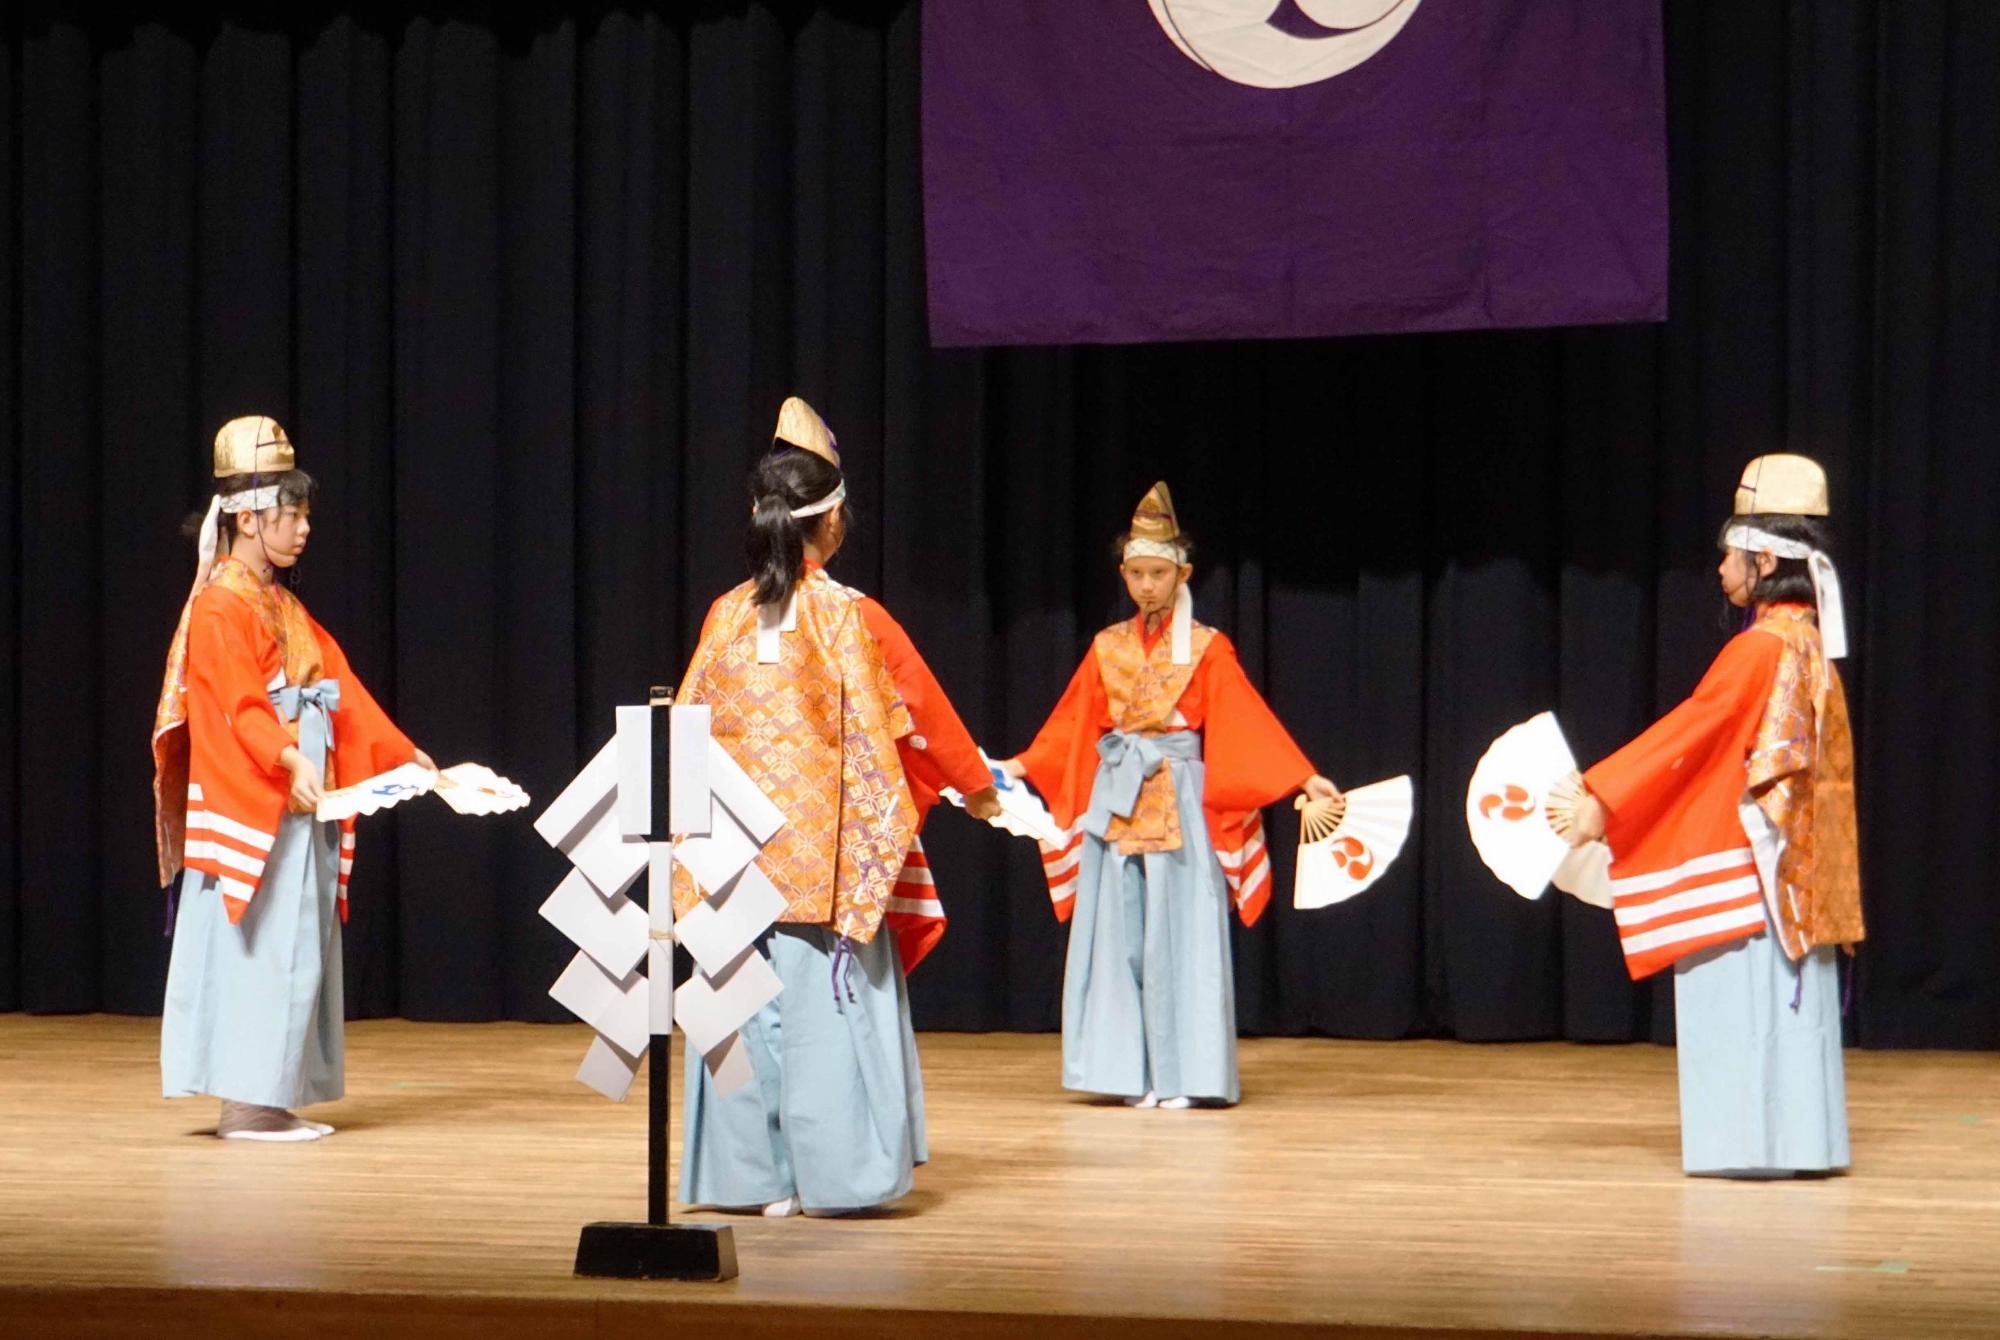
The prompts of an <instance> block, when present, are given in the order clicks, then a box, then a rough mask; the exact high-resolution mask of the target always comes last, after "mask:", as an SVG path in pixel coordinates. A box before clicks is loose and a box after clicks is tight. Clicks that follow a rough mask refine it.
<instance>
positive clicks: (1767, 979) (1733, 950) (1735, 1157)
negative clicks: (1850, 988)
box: [1674, 924, 1848, 1177]
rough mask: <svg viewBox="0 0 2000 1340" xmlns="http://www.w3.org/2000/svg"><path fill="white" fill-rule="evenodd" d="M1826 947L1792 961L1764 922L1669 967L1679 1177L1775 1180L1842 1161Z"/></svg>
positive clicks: (1834, 993) (1831, 960)
mask: <svg viewBox="0 0 2000 1340" xmlns="http://www.w3.org/2000/svg"><path fill="white" fill-rule="evenodd" d="M1837 952H1838V951H1836V950H1834V949H1832V948H1830V947H1829V948H1820V949H1815V950H1812V951H1811V952H1809V953H1808V954H1807V955H1806V956H1805V958H1804V959H1803V960H1801V961H1800V962H1798V963H1794V962H1792V961H1791V960H1790V959H1788V958H1786V957H1785V955H1784V953H1783V951H1781V950H1780V949H1779V948H1778V945H1777V940H1776V937H1775V936H1774V935H1773V933H1772V932H1771V929H1770V927H1769V925H1768V924H1767V925H1766V927H1765V929H1764V931H1763V933H1761V934H1758V935H1754V936H1752V937H1751V938H1750V939H1748V940H1742V941H1739V942H1737V943H1735V944H1732V945H1726V946H1722V947H1719V948H1716V949H1711V950H1706V951H1704V952H1702V953H1699V954H1694V955H1690V956H1689V957H1688V958H1685V959H1682V960H1681V961H1680V962H1679V963H1677V964H1676V965H1675V966H1674V1019H1675V1029H1676V1033H1677V1037H1678V1045H1677V1051H1678V1054H1679V1055H1678V1059H1679V1064H1680V1097H1681V1166H1682V1167H1683V1168H1684V1169H1686V1170H1687V1171H1688V1172H1690V1173H1706V1174H1711V1175H1721V1176H1735V1177H1781V1176H1786V1175H1789V1174H1790V1173H1793V1172H1809V1171H1810V1172H1824V1171H1829V1170H1832V1169H1838V1168H1845V1167H1846V1166H1847V1164H1848V1148H1847V1086H1846V1080H1845V1078H1844V1075H1843V1071H1842V1061H1841V1052H1840V971H1839V969H1838V968H1837V967H1836V966H1835V954H1836V953H1837ZM1794 1000H1796V1001H1797V1002H1798V1008H1797V1009H1796V1010H1794V1009H1793V1008H1792V1003H1793V1001H1794Z"/></svg>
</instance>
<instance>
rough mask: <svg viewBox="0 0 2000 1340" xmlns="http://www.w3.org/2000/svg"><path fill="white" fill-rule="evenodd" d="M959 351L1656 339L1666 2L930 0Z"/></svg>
mask: <svg viewBox="0 0 2000 1340" xmlns="http://www.w3.org/2000/svg"><path fill="white" fill-rule="evenodd" d="M923 24H924V28H923V61H924V70H923V76H924V80H923V88H924V107H923V117H924V222H925V229H926V244H925V245H926V250H927V256H928V260H929V267H930V274H929V279H930V320H931V339H932V341H933V342H934V343H936V344H940V345H963V344H1059V343H1073V342H1082V343H1120V342H1132V341H1146V340H1189V339H1222V338H1242V337H1271V336H1309V335H1346V334H1361V333H1368V332H1382V331H1410V330H1455V329H1468V328H1477V327H1490V326H1549V325H1570V324H1587V323H1598V322H1610V321H1657V320H1661V319H1663V318H1664V317H1665V316H1666V310H1667V296H1666V295H1667V185H1666V124H1665V120H1666V118H1665V97H1664V93H1663V89H1662V75H1661V67H1660V41H1661V39H1660V5H1659V0H1282V3H1279V2H1278V0H925V4H924V8H923Z"/></svg>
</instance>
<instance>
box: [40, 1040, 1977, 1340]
mask: <svg viewBox="0 0 2000 1340" xmlns="http://www.w3.org/2000/svg"><path fill="white" fill-rule="evenodd" d="M157 1030H158V1026H157V1024H156V1023H155V1022H153V1021H151V1020H140V1019H120V1018H106V1017H96V1018H63V1019H41V1018H25V1017H22V1016H18V1015H15V1016H0V1188H4V1189H0V1336H6V1337H37V1338H39V1337H43V1336H61V1335H95V1336H114V1335H115V1336H121V1337H123V1336H132V1335H145V1336H183V1335H185V1336H196V1335H199V1336H204V1337H207V1336H222V1337H227V1338H228V1340H237V1338H238V1337H247V1336H257V1335H312V1336H337V1335H350V1334H351V1335H367V1336H382V1337H389V1336H401V1335H420V1336H423V1337H425V1340H455V1338H456V1337H475V1336H476V1337H478V1338H479V1340H499V1337H503V1336H508V1335H516V1334H530V1335H534V1336H537V1337H539V1338H541V1340H547V1338H548V1337H555V1336H570V1335H578V1336H613V1335H647V1336H651V1337H659V1336H664V1335H669V1334H671V1335H675V1336H687V1335H707V1336H714V1337H718V1340H720V1338H721V1337H763V1336H793V1335H798V1336H804V1335H811V1336H813V1337H816V1340H844V1338H845V1337H850V1336H852V1337H860V1336H864V1335H865V1336H868V1337H871V1338H872V1340H881V1338H882V1337H892V1336H933V1335H946V1334H948V1335H950V1336H952V1337H953V1340H981V1338H982V1337H988V1336H1000V1335H1009V1334H1034V1335H1036V1336H1038V1337H1041V1340H1054V1338H1055V1337H1059V1336H1068V1335H1088V1336H1118V1337H1123V1336H1134V1337H1136V1336H1147V1337H1177V1336H1194V1335H1197V1334H1199V1335H1202V1336H1205V1337H1217V1336H1222V1335H1227V1334H1231V1333H1237V1332H1240V1333H1243V1334H1249V1335H1259V1336H1275V1335H1279V1334H1281V1333H1282V1334H1323V1335H1345V1336H1377V1337H1381V1336H1390V1335H1395V1336H1410V1335H1431V1336H1447V1335H1448V1336H1498V1335H1514V1334H1528V1333H1537V1334H1549V1333H1559V1334H1566V1335H1589V1336H1613V1335H1615V1336H1632V1335H1644V1336H1655V1335H1657V1336H1697V1335H1698V1336H1709V1337H1713V1336H1834V1337H1857V1338H1859V1337H1867V1338H1868V1340H1877V1338H1879V1337H1898V1338H1899V1340H1900V1337H1906V1336H1968V1337H1969V1336H1994V1335H1996V1334H2000V1055H1972V1054H1952V1053H1850V1054H1849V1056H1848V1064H1849V1096H1850V1110H1851V1115H1852V1122H1853V1132H1854V1148H1855V1151H1856V1166H1855V1170H1854V1172H1853V1173H1852V1174H1850V1175H1848V1176H1845V1177H1838V1178H1831V1179H1824V1180H1815V1181H1804V1182H1788V1183H1765V1184H1748V1183H1729V1182H1718V1181H1710V1180H1694V1179H1689V1178H1685V1177H1683V1176H1682V1175H1681V1173H1680V1170H1679V1166H1678V1161H1677V1154H1678V1146H1677V1135H1676V1125H1675V1120H1676V1118H1675V1108H1674V1080H1673V1053H1672V1052H1671V1051H1669V1050H1666V1049H1662V1048H1656V1047H1650V1046H1632V1047H1583V1046H1571V1045H1565V1044H1538V1045H1526V1046H1469V1045H1462V1044H1456V1043H1445V1042H1406V1043H1386V1044H1370V1043H1351V1042H1329V1041H1322V1040H1279V1039H1269V1040H1258V1041H1247V1042H1245V1043H1244V1045H1243V1086H1244V1091H1245V1094H1246V1101H1245V1103H1244V1105H1243V1106H1242V1107H1240V1108H1238V1109H1236V1110H1234V1111H1227V1112H1213V1111H1194V1112H1139V1111H1132V1110H1128V1109H1125V1108H1123V1107H1115V1106H1100V1105H1097V1104H1094V1103H1092V1102H1089V1101H1086V1100H1082V1099H1079V1098H1074V1097H1071V1096H1068V1095H1066V1094H1064V1093H1063V1092H1062V1091H1061V1089H1060V1088H1059V1087H1058V1083H1057V1080H1058V1073H1059V1065H1058V1056H1057V1049H1056V1042H1055V1039H1053V1038H1050V1037H1018V1036H1004V1035H995V1036H966V1035H953V1034H936V1035H929V1036H926V1037H925V1038H924V1039H923V1055H924V1063H925V1069H926V1073H927V1077H928V1081H929V1083H928V1096H929V1106H930V1122H931V1124H930V1130H931V1154H932V1162H931V1165H930V1166H929V1167H928V1168H926V1169H924V1170H922V1171H920V1172H919V1173H918V1183H917V1191H916V1193H915V1194H914V1195H913V1196H911V1197H910V1198H909V1200H908V1201H906V1202H904V1203H903V1205H902V1206H900V1207H899V1208H898V1209H897V1210H896V1211H895V1212H893V1213H891V1214H889V1215H886V1216H884V1217H880V1218H874V1219H862V1220H806V1219H790V1220H764V1219H760V1218H733V1219H731V1220H730V1222H732V1223H734V1225H735V1229H736V1242H737V1252H738V1255H739V1258H740V1260H741V1265H742V1276H741V1278H740V1279H738V1280H736V1281H734V1282H732V1283H728V1284H721V1285H712V1284H711V1285H698V1284H644V1283H627V1282H622V1281H600V1280H578V1279H575V1278H572V1277H571V1275H570V1273H569V1272H570V1262H571V1258H572V1253H573V1251H574V1248H575V1243H576V1234H577V1229H578V1227H579V1226H580V1225H581V1224H583V1223H585V1222H587V1221H590V1220H594V1219H632V1218H641V1217H643V1214H644V1185H645V1173H644V1166H643V1163H644V1134H643V1121H644V1113H645V1107H644V1103H643V1093H642V1089H643V1080H642V1084H641V1086H640V1088H639V1089H635V1091H634V1095H633V1098H632V1100H629V1101H628V1102H627V1103H626V1104H624V1105H622V1106H618V1105H613V1104H611V1103H607V1102H605V1101H604V1100H603V1099H600V1098H598V1097H596V1096H595V1095H593V1094H591V1093H589V1092H587V1091H586V1090H584V1089H582V1088H581V1087H579V1086H577V1085H575V1084H574V1083H572V1082H571V1080H570V1079H569V1075H570V1073H571V1071H572V1070H573V1069H574V1067H575V1064H576V1061H577V1058H578V1057H579V1056H580V1054H581V1053H582V1051H583V1048H584V1045H585V1041H586V1039H587V1037H588V1034H587V1033H586V1031H585V1030H583V1029H582V1028H580V1027H576V1028H572V1027H537V1026H531V1025H513V1024H494V1025H482V1026H458V1025H436V1024H430V1025H426V1024H410V1023H400V1022H374V1023H363V1024H356V1025H353V1026H351V1027H350V1028H349V1031H348V1090H349V1096H348V1097H347V1098H346V1099H345V1100H344V1101H343V1102H340V1103H337V1104H331V1105H328V1106H327V1107H324V1108H320V1109H316V1110H315V1115H318V1116H321V1117H323V1118H325V1119H327V1120H330V1121H332V1122H334V1123H335V1124H337V1125H338V1126H339V1127H340V1128H341V1130H340V1133H339V1134H338V1135H336V1136H334V1137H333V1138H331V1139H329V1140H324V1141H321V1142H319V1143H317V1144H312V1145H303V1146H265V1145H253V1144H244V1143H241V1142H228V1143H224V1142H222V1141H218V1140H215V1139H213V1138H211V1137H210V1136H209V1135H208V1134H207V1132H208V1131H210V1130H211V1129H212V1128H213V1124H214V1106H213V1104H211V1103H210V1102H209V1101H207V1100H186V1101H181V1102H174V1103H169V1102H165V1101H162V1100H161V1099H159V1098H157V1097H155V1096H154V1095H155V1094H156V1093H157V1084H158V1068H157V1059H156V1057H157V1037H158V1031H157ZM701 1217H704V1218H709V1217H713V1216H701Z"/></svg>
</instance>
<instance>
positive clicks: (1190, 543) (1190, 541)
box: [1111, 530, 1194, 565]
mask: <svg viewBox="0 0 2000 1340" xmlns="http://www.w3.org/2000/svg"><path fill="white" fill-rule="evenodd" d="M1130 543H1132V532H1131V531H1130V530H1121V531H1119V532H1118V538H1117V539H1115V540H1113V541H1112V542H1111V556H1112V557H1113V558H1114V559H1116V560H1117V561H1118V563H1119V564H1120V565H1123V564H1124V562H1125V546H1126V545H1128V544H1130ZM1174 543H1175V544H1177V545H1179V546H1180V551H1181V562H1182V563H1192V562H1193V561H1194V536H1192V535H1190V534H1188V533H1187V532H1186V531H1182V532H1181V533H1180V534H1178V535H1176V536H1174Z"/></svg>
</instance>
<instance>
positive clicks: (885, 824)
mask: <svg viewBox="0 0 2000 1340" xmlns="http://www.w3.org/2000/svg"><path fill="white" fill-rule="evenodd" d="M750 496H751V518H750V533H749V539H748V543H747V546H746V548H747V554H748V558H749V561H750V570H751V573H752V578H751V580H750V581H747V582H745V583H743V584H742V585H741V586H738V587H736V588H735V589H734V590H732V591H730V592H728V593H727V594H725V595H723V596H722V597H720V598H719V599H717V600H716V602H715V604H714V605H713V606H712V607H711V608H710V609H709V612H708V618H707V620H706V622H705V623H704V624H703V627H702V634H701V643H700V645H699V646H698V647H697V648H696V649H695V653H694V658H693V660H692V661H691V662H690V663H689V665H688V669H687V674H686V675H685V676H684V677H683V679H682V681H681V688H680V693H679V696H678V698H677V701H679V702H681V703H688V704H699V703H706V704H707V705H708V706H709V707H710V709H711V711H712V727H711V728H712V730H713V732H714V738H715V739H716V740H717V741H718V742H719V743H720V744H721V745H722V747H723V748H724V749H726V750H728V751H729V754H730V757H732V758H733V759H735V760H736V762H737V763H738V764H739V765H740V766H741V767H742V768H743V770H744V771H745V772H746V773H748V774H749V775H750V777H751V778H752V779H753V780H754V781H755V782H756V783H757V785H758V786H760V787H761V788H763V790H764V793H765V795H767V796H769V797H770V799H771V800H772V802H773V803H775V804H776V805H777V807H778V808H779V810H780V811H782V812H783V814H784V817H785V827H784V828H782V829H780V830H779V832H778V834H777V836H776V837H774V838H773V839H772V840H771V842H770V843H769V844H767V845H766V846H765V847H764V849H763V850H762V851H761V852H760V853H759V854H758V856H757V862H758V865H759V867H760V868H761V869H762V870H763V872H764V874H765V875H767V876H768V877H769V878H770V880H771V882H772V883H773V884H775V885H776V886H777V887H778V889H779V891H780V892H782V893H783V894H784V895H785V897H786V899H787V902H788V906H787V908H786V910H785V912H784V915H783V916H782V917H781V918H780V919H779V924H778V925H777V926H775V927H773V928H772V930H771V931H770V932H769V933H768V934H767V935H766V937H765V938H764V939H763V940H762V941H760V944H761V947H762V949H763V951H764V952H765V953H766V954H768V956H769V957H770V960H771V965H772V967H773V968H774V969H776V971H777V974H778V976H779V977H780V978H781V979H782V980H783V982H784V990H783V991H782V992H781V993H780V994H779V996H778V998H777V999H776V1000H775V1001H773V1002H772V1003H770V1004H769V1005H766V1006H765V1007H764V1008H763V1009H762V1010H760V1011H759V1012H758V1013H757V1014H755V1015H754V1016H752V1017H751V1019H750V1021H749V1022H748V1023H747V1024H745V1025H744V1026H743V1032H742V1036H743V1040H744V1042H745V1043H746V1044H747V1046H748V1048H749V1055H750V1060H751V1063H752V1065H753V1066H754V1067H755V1069H756V1079H755V1081H754V1082H753V1083H747V1084H745V1085H743V1086H742V1087H741V1088H739V1089H737V1090H736V1091H735V1092H734V1093H732V1094H730V1095H729V1096H728V1097H726V1098H725V1097H722V1096H720V1095H719V1094H718V1093H717V1092H716V1089H715V1086H714V1085H713V1083H712V1082H711V1080H710V1078H709V1075H708V1071H707V1068H706V1067H705V1066H704V1065H703V1064H702V1060H701V1058H700V1057H699V1056H698V1055H696V1054H695V1053H694V1052H693V1051H692V1050H690V1051H689V1053H688V1057H687V1069H686V1085H685V1093H686V1100H685V1108H686V1125H685V1126H684V1128H683V1129H684V1131H685V1143H684V1148H683V1150H682V1160H681V1199H682V1200H683V1201H685V1202H688V1203H690V1204H700V1205H711V1206H715V1207H718V1208H722V1209H745V1210H748V1209H756V1208H760V1207H761V1208H762V1210H763V1212H764V1213H765V1214H766V1215H769V1216H772V1217H779V1216H784V1215H790V1214H796V1213H798V1212H799V1211H800V1210H801V1209H803V1210H804V1212H805V1213H806V1214H809V1215H831V1214H841V1213H852V1212H854V1211H857V1210H864V1209H868V1208H870V1207H873V1206H878V1205H883V1204H887V1203H888V1202H890V1201H893V1200H896V1199H897V1198H899V1197H901V1196H903V1195H905V1194H906V1193H908V1191H909V1190H910V1186H911V1181H912V1173H913V1170H914V1169H915V1167H916V1165H917V1164H920V1163H923V1162H924V1161H925V1160H926V1158H927V1153H926V1149H925V1137H924V1106H923V1079H922V1075H921V1073H920V1071H919V1068H918V1062H917V1048H916V1037H915V1035H914V1034H913V1033H912V1031H911V1029H910V1008H909V994H908V990H907V987H906V985H905V973H906V971H907V970H908V969H909V968H912V967H914V966H915V965H916V962H917V960H918V959H920V958H921V957H922V956H923V955H924V954H925V953H927V952H928V951H929V950H930V948H931V947H932V945H933V944H935V942H936V940H937V938H938V936H940V935H942V934H943V932H944V917H943V913H942V910H941V908H940V906H939V904H938V903H937V901H936V892H935V889H934V888H933V887H932V885H931V879H930V874H929V871H928V868H927V866H926V864H925V861H924V857H923V849H922V847H921V845H920V844H919V843H918V841H917V831H918V829H920V828H921V827H922V826H923V821H924V817H925V815H926V813H927V812H928V811H929V809H930V807H931V806H932V805H934V804H935V803H936V801H937V799H938V792H939V790H940V789H941V788H943V787H947V786H948V787H953V788H956V789H957V790H958V791H959V792H961V793H962V794H963V795H964V796H965V798H966V809H967V810H968V811H969V812H970V813H971V814H972V815H973V816H974V817H976V818H981V819H984V818H989V817H991V816H992V815H993V814H995V813H996V812H998V810H999V800H998V798H997V796H996V794H995V792H994V789H993V785H992V777H991V774H990V773H988V771H987V769H986V765H985V763H984V761H983V760H982V759H981V758H980V754H979V749H978V747H977V746H976V745H975V744H974V743H973V742H972V737H971V735H970V734H968V733H967V731H966V729H965V727H964V725H963V724H961V723H960V721H959V718H958V714H957V713H956V712H955V711H953V710H952V706H951V703H950V701H949V700H947V699H946V697H945V695H944V690H943V689H942V688H940V687H939V685H938V682H937V680H936V679H935V678H934V677H933V676H932V674H931V672H930V669H929V668H928V667H927V666H926V665H925V664H924V660H923V657H921V656H919V655H918V654H917V649H916V648H915V646H913V645H912V644H911V642H910V639H909V636H908V635H907V634H905V633H904V632H903V630H902V628H901V627H899V626H898V625H897V623H896V621H895V620H894V619H892V618H890V617H889V613H888V611H887V610H885V609H883V608H882V606H881V605H880V604H878V603H877V602H876V601H874V600H871V599H869V598H868V597H866V596H864V595H862V594H860V593H859V592H857V591H853V590H850V589H849V588H847V587H845V586H842V585H841V584H840V583H838V582H836V581H834V580H833V579H832V578H831V577H829V576H827V574H826V572H825V570H824V565H825V564H826V563H827V562H828V560H830V559H831V558H832V557H833V556H834V554H835V553H836V552H837V551H838V550H839V548H840V545H841V541H842V539H843V538H844V537H845V535H846V531H847V514H846V508H845V505H844V503H845V499H846V496H847V486H846V484H845V483H844V482H843V480H842V477H841V473H840V453H839V449H838V446H837V444H836V443H835V440H834V436H833V433H832V432H831V430H829V429H828V428H827V426H826V424H825V423H824V422H823V421H822V420H821V419H820V417H819V415H818V414H816V413H814V411H813V409H812V407H811V406H809V405H807V404H806V402H805V401H803V400H800V399H798V398H797V397H793V398H791V399H788V400H787V401H786V402H785V403H784V406H783V408H782V409H781V410H780V412H779V416H778V427H777V431H776V433H775V434H774V436H773V441H772V444H771V450H770V452H769V454H768V455H766V456H765V457H764V458H763V459H762V460H761V461H759V463H758V465H757V468H756V470H755V472H754V473H753V474H752V475H751V479H750ZM899 872H900V873H899ZM674 878H675V885H674V901H675V904H676V913H677V914H685V913H686V912H688V911H689V910H691V909H692V908H693V906H694V902H695V900H696V899H697V898H698V897H699V896H700V895H699V891H698V890H697V889H696V888H695V886H694V883H693V881H692V880H690V879H688V878H687V876H686V874H685V872H683V871H681V870H678V869H677V870H676V871H675V873H674ZM885 929H886V931H887V932H888V933H887V934H884V933H883V932H884V930H885Z"/></svg>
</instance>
